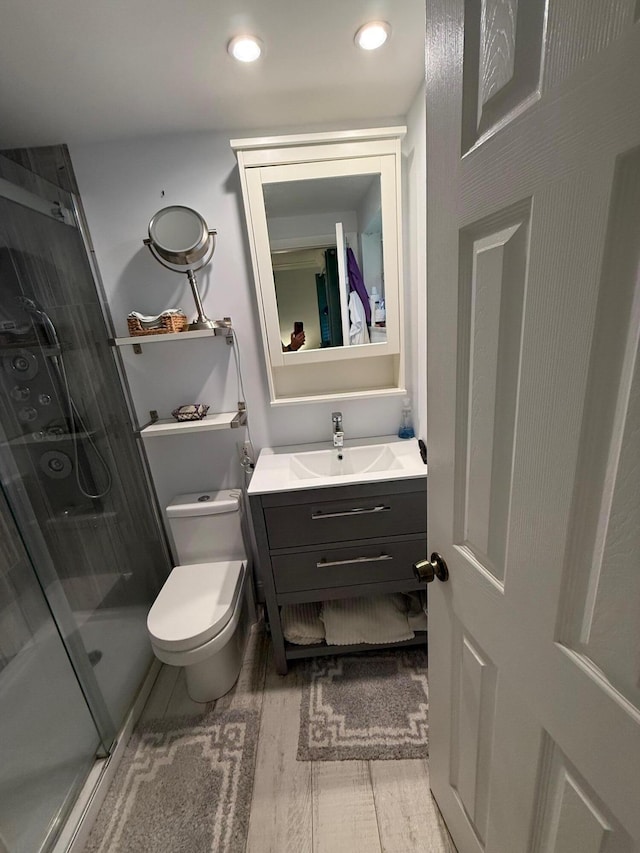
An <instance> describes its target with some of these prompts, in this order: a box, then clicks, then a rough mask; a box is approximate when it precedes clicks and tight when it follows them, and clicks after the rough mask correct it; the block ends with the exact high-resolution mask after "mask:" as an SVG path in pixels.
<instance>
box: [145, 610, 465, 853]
mask: <svg viewBox="0 0 640 853" xmlns="http://www.w3.org/2000/svg"><path fill="white" fill-rule="evenodd" d="M301 666H302V664H300V663H299V664H296V665H294V666H293V667H292V668H291V670H290V671H289V674H288V675H287V676H285V677H284V678H283V677H282V676H279V675H277V674H276V672H275V669H274V667H273V662H272V659H271V654H270V646H269V641H268V639H267V638H266V637H265V635H264V632H263V631H262V630H261V629H260V627H259V626H255V627H254V630H253V632H252V635H251V638H250V640H249V644H248V647H247V651H246V654H245V658H244V663H243V667H242V672H241V674H240V678H239V679H238V682H237V684H236V686H235V688H234V689H233V690H232V691H231V693H229V694H228V695H227V696H225V697H223V698H222V699H220V700H219V702H218V707H221V706H223V707H229V708H255V709H258V710H260V709H261V712H262V713H261V723H260V734H259V739H258V754H257V759H256V771H255V778H254V786H253V799H252V803H251V818H250V823H249V836H248V839H247V847H246V853H414V851H415V853H455V848H454V846H453V844H452V842H451V840H450V838H449V835H448V833H447V830H446V828H445V826H444V824H443V822H442V818H441V817H440V815H439V812H438V810H437V808H436V806H435V803H434V802H433V799H432V797H431V794H430V791H429V769H428V766H427V761H426V760H422V759H414V760H410V761H297V760H296V751H297V747H298V726H299V714H300V696H301V680H300V669H301ZM207 707H211V706H206V705H199V704H197V703H196V702H193V701H192V700H191V699H189V697H188V695H187V692H186V688H185V682H184V674H183V672H182V670H180V669H176V668H175V667H167V666H165V667H163V668H162V669H161V671H160V674H159V676H158V679H157V681H156V683H155V685H154V688H153V690H152V692H151V695H150V697H149V700H148V702H147V704H146V706H145V709H144V712H143V715H142V719H150V718H156V719H157V718H158V717H171V716H182V715H184V714H198V713H204V712H205V710H207Z"/></svg>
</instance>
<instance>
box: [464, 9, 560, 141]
mask: <svg viewBox="0 0 640 853" xmlns="http://www.w3.org/2000/svg"><path fill="white" fill-rule="evenodd" d="M545 5H546V3H545V0H526V2H523V0H520V2H518V0H484V2H482V3H479V2H477V0H466V3H465V31H464V79H463V96H462V97H463V101H462V151H463V152H466V151H469V149H470V148H472V147H473V146H474V145H475V144H476V142H477V141H478V140H479V139H480V138H481V137H482V136H484V135H486V134H488V133H490V132H492V130H494V129H496V128H497V127H498V126H500V125H502V124H504V123H505V122H508V121H510V120H511V119H512V118H514V117H515V115H517V114H518V113H520V112H521V111H522V110H523V109H526V107H527V105H528V104H529V103H530V102H531V101H532V100H535V99H536V97H537V91H538V87H539V83H540V74H541V61H542V44H543V31H544V23H545Z"/></svg>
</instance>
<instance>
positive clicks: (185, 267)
mask: <svg viewBox="0 0 640 853" xmlns="http://www.w3.org/2000/svg"><path fill="white" fill-rule="evenodd" d="M143 242H144V244H145V246H147V247H148V248H149V251H150V252H151V254H152V255H153V257H154V258H155V259H156V260H157V261H160V263H161V264H162V265H163V266H165V267H168V269H171V270H174V271H177V272H186V274H187V276H188V278H189V284H190V285H191V292H192V294H193V298H194V301H195V303H196V310H197V312H198V316H197V317H196V319H195V320H194V321H193V322H192V323H189V329H190V330H191V331H197V330H200V329H216V328H219V325H220V324H219V323H218V321H217V320H209V318H208V317H207V316H206V315H205V313H204V308H203V307H202V300H201V299H200V293H199V291H198V283H197V281H196V275H195V272H196V270H200V269H202V268H203V267H204V266H206V264H208V263H209V261H210V260H211V258H212V257H213V252H214V249H215V247H216V232H215V231H210V230H209V228H208V227H207V223H206V222H205V221H204V219H203V218H202V216H200V214H199V213H198V212H197V211H195V210H192V209H191V208H190V207H184V205H181V204H173V205H171V206H170V207H163V208H162V210H159V211H158V212H157V213H156V214H155V215H154V216H153V217H152V218H151V221H150V222H149V237H148V239H146V240H144V241H143ZM176 267H178V268H180V267H182V269H178V270H176V269H175V268H176Z"/></svg>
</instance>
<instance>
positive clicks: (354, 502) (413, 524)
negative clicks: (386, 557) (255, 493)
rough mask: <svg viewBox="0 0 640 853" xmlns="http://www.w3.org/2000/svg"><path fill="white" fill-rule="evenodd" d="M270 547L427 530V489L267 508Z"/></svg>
mask: <svg viewBox="0 0 640 853" xmlns="http://www.w3.org/2000/svg"><path fill="white" fill-rule="evenodd" d="M264 518H265V523H266V527H267V536H268V538H269V548H270V549H275V548H290V547H292V546H293V547H295V546H298V545H315V544H321V543H322V542H342V541H348V540H350V539H371V538H373V537H382V536H397V535H405V534H410V533H424V532H425V531H426V527H427V490H426V488H424V489H423V490H421V491H417V492H405V493H399V494H388V493H387V494H382V495H369V496H366V497H357V498H348V499H346V500H335V499H334V500H328V501H315V502H313V503H298V504H294V505H286V506H273V507H265V509H264Z"/></svg>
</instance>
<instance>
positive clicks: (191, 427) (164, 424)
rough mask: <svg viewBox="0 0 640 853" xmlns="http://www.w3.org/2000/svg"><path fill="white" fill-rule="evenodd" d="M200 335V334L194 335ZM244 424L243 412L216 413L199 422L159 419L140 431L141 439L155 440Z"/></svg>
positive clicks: (244, 414)
mask: <svg viewBox="0 0 640 853" xmlns="http://www.w3.org/2000/svg"><path fill="white" fill-rule="evenodd" d="M196 334H201V333H196ZM245 422H246V413H245V412H238V411H236V412H218V413H217V414H213V415H207V416H206V417H205V418H203V419H202V420H201V421H176V420H175V419H174V418H161V419H160V420H158V421H155V422H154V423H151V424H149V425H148V426H146V427H144V428H143V429H141V430H140V435H141V436H142V437H143V438H155V437H156V436H160V435H184V434H185V433H187V432H208V431H209V430H212V429H233V428H234V427H239V426H242V425H243V424H244V423H245Z"/></svg>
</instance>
